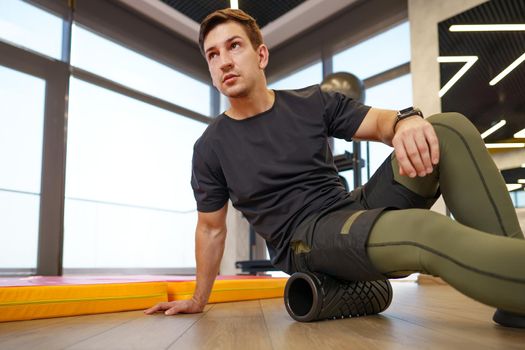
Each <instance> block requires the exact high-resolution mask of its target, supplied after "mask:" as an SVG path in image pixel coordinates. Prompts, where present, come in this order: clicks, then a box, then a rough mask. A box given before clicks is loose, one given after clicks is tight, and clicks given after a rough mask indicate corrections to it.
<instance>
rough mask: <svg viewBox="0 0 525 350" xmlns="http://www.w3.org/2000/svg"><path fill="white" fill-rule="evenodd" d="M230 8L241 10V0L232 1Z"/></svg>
mask: <svg viewBox="0 0 525 350" xmlns="http://www.w3.org/2000/svg"><path fill="white" fill-rule="evenodd" d="M230 8H232V9H236V10H238V9H239V0H230Z"/></svg>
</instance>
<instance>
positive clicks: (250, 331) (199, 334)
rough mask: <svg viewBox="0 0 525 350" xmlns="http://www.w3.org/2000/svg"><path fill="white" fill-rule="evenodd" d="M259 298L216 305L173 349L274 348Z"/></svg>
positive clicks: (171, 348) (255, 349) (170, 348)
mask: <svg viewBox="0 0 525 350" xmlns="http://www.w3.org/2000/svg"><path fill="white" fill-rule="evenodd" d="M271 348H272V347H271V343H270V337H269V335H268V332H267V330H266V326H265V323H264V317H263V313H262V310H261V305H260V302H259V300H253V301H243V302H236V303H222V304H216V305H215V307H214V308H213V309H211V310H210V311H209V312H207V313H206V315H204V316H203V317H202V318H201V319H199V321H197V322H195V324H194V325H193V326H192V327H191V328H190V329H188V330H187V331H186V333H184V334H183V335H182V336H181V337H180V338H179V339H178V340H177V341H176V342H175V343H174V344H172V346H170V347H169V350H174V349H184V350H187V349H214V350H215V349H250V350H252V349H253V350H257V349H261V350H263V349H264V350H265V349H271Z"/></svg>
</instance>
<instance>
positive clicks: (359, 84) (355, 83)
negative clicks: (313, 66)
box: [321, 72, 365, 103]
mask: <svg viewBox="0 0 525 350" xmlns="http://www.w3.org/2000/svg"><path fill="white" fill-rule="evenodd" d="M321 90H323V91H326V92H330V91H335V92H339V93H341V94H343V95H346V96H348V97H350V98H353V99H354V100H357V101H359V102H361V103H364V102H365V84H364V83H363V81H362V80H361V79H359V78H358V77H356V76H355V75H353V74H352V73H348V72H337V73H332V74H329V75H327V76H326V77H325V78H324V79H323V81H322V83H321Z"/></svg>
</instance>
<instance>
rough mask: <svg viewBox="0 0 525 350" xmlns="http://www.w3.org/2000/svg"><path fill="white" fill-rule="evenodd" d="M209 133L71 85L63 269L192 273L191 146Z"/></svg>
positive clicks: (109, 93) (105, 93)
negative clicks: (183, 270) (170, 269)
mask: <svg viewBox="0 0 525 350" xmlns="http://www.w3.org/2000/svg"><path fill="white" fill-rule="evenodd" d="M206 126H207V125H206V124H204V123H201V122H198V121H194V120H192V119H189V118H185V117H182V116H180V115H176V114H174V113H171V112H168V111H165V110H163V109H160V108H157V107H154V106H151V105H148V104H146V103H143V102H140V101H137V100H134V99H131V98H128V97H125V96H123V95H120V94H117V93H115V92H112V91H109V90H106V89H103V88H100V87H97V86H95V85H92V84H89V83H86V82H84V81H82V80H79V79H75V78H72V79H71V84H70V103H69V121H68V148H67V167H66V172H67V176H66V205H65V248H64V267H66V268H119V267H127V268H134V267H140V268H151V267H157V268H163V267H193V266H194V265H195V256H194V230H195V224H196V218H197V215H196V208H195V200H194V198H193V192H192V189H191V186H190V176H191V157H192V150H193V147H192V146H193V144H194V143H195V141H196V140H197V138H198V137H199V136H200V135H201V134H202V132H203V131H204V129H205V128H206Z"/></svg>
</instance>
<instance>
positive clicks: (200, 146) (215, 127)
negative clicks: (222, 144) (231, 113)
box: [193, 114, 225, 152]
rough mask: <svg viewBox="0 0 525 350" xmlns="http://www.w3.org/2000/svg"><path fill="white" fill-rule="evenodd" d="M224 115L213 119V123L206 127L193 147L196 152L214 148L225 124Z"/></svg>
mask: <svg viewBox="0 0 525 350" xmlns="http://www.w3.org/2000/svg"><path fill="white" fill-rule="evenodd" d="M224 118H225V117H224V114H219V115H218V116H217V117H215V118H214V119H213V121H212V122H211V123H210V124H209V125H208V126H207V127H206V129H205V130H204V132H203V133H202V135H201V136H200V137H199V138H198V139H197V141H195V144H194V146H193V149H194V150H197V151H201V152H203V151H205V150H208V149H210V148H211V147H212V144H213V142H214V140H215V139H217V137H218V133H219V132H220V126H221V125H222V123H223V122H224Z"/></svg>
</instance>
